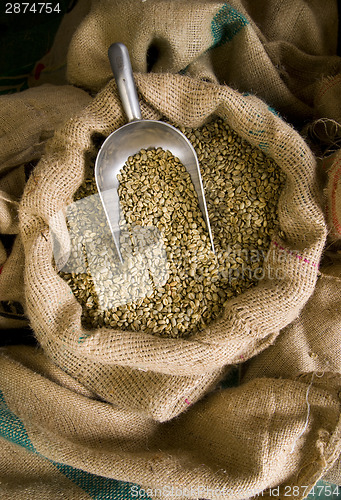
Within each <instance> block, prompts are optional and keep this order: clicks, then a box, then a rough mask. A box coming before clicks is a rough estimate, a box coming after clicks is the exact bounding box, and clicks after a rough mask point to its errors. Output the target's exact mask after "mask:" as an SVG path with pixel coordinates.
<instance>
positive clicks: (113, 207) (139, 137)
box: [95, 43, 214, 262]
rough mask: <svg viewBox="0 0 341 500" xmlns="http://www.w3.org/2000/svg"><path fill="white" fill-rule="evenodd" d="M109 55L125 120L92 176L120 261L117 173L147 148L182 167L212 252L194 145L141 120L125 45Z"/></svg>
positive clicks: (154, 122) (158, 124)
mask: <svg viewBox="0 0 341 500" xmlns="http://www.w3.org/2000/svg"><path fill="white" fill-rule="evenodd" d="M108 56H109V61H110V65H111V68H112V71H113V74H114V77H115V81H116V85H117V89H118V92H119V95H120V99H121V103H122V107H123V110H124V112H125V114H126V116H127V119H128V123H127V124H126V125H123V126H122V127H120V128H119V129H117V130H116V131H114V132H113V133H112V134H110V135H109V136H108V138H107V139H106V140H105V141H104V143H103V144H102V147H101V149H100V151H99V153H98V155H97V159H96V163H95V179H96V184H97V189H98V193H99V195H100V198H101V201H102V204H103V208H104V211H105V214H106V217H107V220H108V224H109V227H110V231H111V233H112V236H113V239H114V243H115V246H116V250H117V253H118V256H119V258H120V260H121V262H122V256H121V252H120V246H119V233H120V229H119V220H120V203H119V195H118V186H119V182H118V179H117V175H118V174H119V172H120V170H121V169H122V167H123V166H124V164H125V163H126V161H127V159H128V157H129V156H133V155H135V154H136V153H138V152H139V151H140V150H141V149H148V148H158V147H160V148H162V149H164V150H168V151H170V152H171V153H172V154H173V155H174V156H176V157H177V158H179V160H180V161H181V163H182V164H183V165H184V166H185V168H186V170H187V171H188V173H189V174H190V177H191V180H192V183H193V185H194V188H195V191H196V193H197V196H198V203H199V207H200V209H201V212H202V215H203V218H204V220H205V223H206V227H207V231H208V234H209V238H210V243H211V248H212V251H213V252H214V244H213V237H212V231H211V226H210V221H209V218H208V212H207V206H206V200H205V194H204V189H203V184H202V179H201V174H200V167H199V162H198V158H197V155H196V153H195V150H194V148H193V146H192V145H191V143H190V142H189V141H188V139H187V137H186V136H185V135H184V134H182V133H181V132H180V131H179V130H177V129H176V128H175V127H173V126H172V125H169V124H167V123H164V122H160V121H157V120H143V119H142V117H141V111H140V106H139V102H138V97H137V91H136V87H135V82H134V78H133V72H132V68H131V63H130V58H129V53H128V50H127V47H126V46H125V45H124V44H122V43H114V44H113V45H111V46H110V48H109V50H108Z"/></svg>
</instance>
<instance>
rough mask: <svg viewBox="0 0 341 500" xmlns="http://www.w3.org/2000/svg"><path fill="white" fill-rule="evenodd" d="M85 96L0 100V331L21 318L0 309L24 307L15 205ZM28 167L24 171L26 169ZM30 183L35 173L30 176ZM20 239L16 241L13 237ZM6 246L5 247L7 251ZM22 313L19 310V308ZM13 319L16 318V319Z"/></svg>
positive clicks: (66, 93) (46, 91)
mask: <svg viewBox="0 0 341 500" xmlns="http://www.w3.org/2000/svg"><path fill="white" fill-rule="evenodd" d="M90 99H91V98H90V97H89V96H88V94H86V92H84V91H82V90H80V89H76V88H73V87H71V86H68V85H67V86H62V87H56V86H53V85H46V86H45V85H44V86H42V87H40V88H37V89H31V90H26V91H24V92H21V93H20V94H15V95H6V96H1V97H0V235H2V238H3V239H6V241H7V240H8V239H9V236H10V237H11V238H12V240H13V241H10V244H9V243H8V242H7V244H5V245H4V241H3V240H0V265H1V271H0V313H1V314H0V328H2V329H3V328H9V327H15V328H16V327H20V326H23V325H24V324H25V321H26V320H25V319H21V318H18V316H20V314H19V312H20V311H19V312H18V313H16V309H18V308H19V306H18V307H17V306H15V307H14V309H15V311H14V312H10V313H9V312H8V311H7V312H6V309H5V310H4V309H3V307H1V304H3V303H4V302H8V301H11V302H15V303H16V304H18V305H19V304H21V305H22V306H24V303H25V298H24V250H23V246H22V243H21V238H20V235H18V232H19V220H18V206H19V202H20V199H21V196H22V193H23V190H24V186H25V183H26V177H27V176H28V175H29V171H30V170H32V167H33V165H34V162H35V161H37V160H39V159H40V157H41V155H42V153H43V151H44V146H45V143H46V141H47V139H49V138H50V137H52V135H53V132H54V129H55V128H56V127H57V126H58V125H59V124H60V123H62V122H63V121H65V120H66V119H67V118H69V117H70V116H71V115H72V113H76V112H78V111H79V110H80V109H82V107H84V106H85V105H86V104H88V103H89V101H90ZM25 165H26V166H25ZM32 181H33V183H34V182H35V180H34V172H33V177H32ZM17 235H18V236H17ZM5 247H6V248H5ZM19 309H20V308H19ZM14 318H15V319H14Z"/></svg>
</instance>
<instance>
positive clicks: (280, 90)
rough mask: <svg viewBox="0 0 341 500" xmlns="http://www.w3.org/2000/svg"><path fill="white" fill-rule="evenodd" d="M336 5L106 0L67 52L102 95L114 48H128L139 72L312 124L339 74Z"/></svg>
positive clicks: (74, 78)
mask: <svg viewBox="0 0 341 500" xmlns="http://www.w3.org/2000/svg"><path fill="white" fill-rule="evenodd" d="M337 9H338V8H337V2H336V1H335V0H330V1H328V2H324V3H321V2H320V1H318V0H314V1H311V2H309V3H307V2H305V1H304V0H290V1H286V2H283V1H281V0H272V1H271V2H269V1H259V2H253V1H246V0H230V1H229V2H224V1H214V2H212V1H207V0H206V1H205V0H201V1H199V2H198V1H194V0H187V1H186V2H182V1H181V0H175V1H172V2H169V1H168V0H148V1H145V2H142V1H141V0H132V1H129V2H122V1H121V0H101V1H96V2H93V4H92V9H91V12H90V14H89V15H88V16H87V17H86V18H85V19H84V20H83V22H82V24H81V25H80V27H79V28H78V30H77V31H76V33H75V35H74V37H73V39H72V41H71V44H70V49H69V53H68V70H67V76H68V79H69V81H70V82H71V83H73V84H75V85H78V86H81V87H85V88H87V89H91V90H94V91H98V90H100V89H101V88H103V86H104V84H105V83H106V82H107V81H108V80H109V79H110V78H111V70H110V66H109V62H108V58H107V50H108V47H109V46H110V44H111V43H113V42H123V43H125V44H126V45H127V47H128V50H129V53H130V56H131V59H132V66H133V70H134V71H136V72H146V71H149V70H152V71H153V72H162V73H166V72H171V73H178V72H185V73H186V74H188V75H191V76H196V77H199V78H206V79H208V80H209V81H219V82H220V83H226V84H227V85H229V86H231V87H233V88H235V89H237V90H239V91H241V92H244V91H246V92H250V91H252V93H253V94H256V95H258V96H259V97H262V98H264V99H266V101H267V102H268V103H269V104H270V105H271V106H273V107H274V108H275V109H276V110H278V111H279V112H280V113H281V114H282V115H284V116H286V117H287V118H288V119H289V120H290V121H292V122H293V123H301V122H302V121H305V120H308V119H312V118H313V116H314V110H313V107H314V97H315V94H316V91H317V88H318V86H319V82H320V79H321V78H322V77H323V76H334V75H335V74H337V73H338V72H340V68H341V62H340V57H337V55H336V53H337V52H336V50H337V37H338V10H337Z"/></svg>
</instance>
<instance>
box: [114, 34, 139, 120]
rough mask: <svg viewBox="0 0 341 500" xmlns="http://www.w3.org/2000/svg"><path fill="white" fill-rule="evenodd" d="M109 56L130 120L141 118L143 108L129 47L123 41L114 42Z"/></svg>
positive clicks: (124, 107)
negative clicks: (141, 107) (141, 108)
mask: <svg viewBox="0 0 341 500" xmlns="http://www.w3.org/2000/svg"><path fill="white" fill-rule="evenodd" d="M108 57H109V61H110V66H111V69H112V72H113V74H114V78H115V81H116V85H117V88H118V93H119V95H120V98H121V102H122V106H123V110H124V112H125V114H126V115H127V118H128V121H129V122H132V121H135V120H141V118H142V117H141V110H140V105H139V101H138V97H137V91H136V86H135V82H134V77H133V70H132V68H131V62H130V57H129V52H128V49H127V47H126V46H125V45H124V44H123V43H113V44H112V45H110V47H109V50H108Z"/></svg>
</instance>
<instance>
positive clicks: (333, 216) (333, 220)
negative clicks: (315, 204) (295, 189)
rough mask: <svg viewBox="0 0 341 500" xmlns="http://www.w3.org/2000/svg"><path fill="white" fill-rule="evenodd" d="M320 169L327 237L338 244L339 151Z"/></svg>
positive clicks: (340, 217) (340, 206) (340, 201)
mask: <svg viewBox="0 0 341 500" xmlns="http://www.w3.org/2000/svg"><path fill="white" fill-rule="evenodd" d="M340 100H341V98H340ZM340 130H341V122H340ZM322 167H323V169H324V171H325V172H326V174H327V185H326V188H325V190H324V195H325V213H326V217H327V223H328V229H329V231H328V237H329V240H330V241H331V242H338V241H340V240H341V149H339V150H338V151H336V153H334V154H333V155H332V156H330V157H327V158H326V159H325V160H324V161H323V163H322Z"/></svg>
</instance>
